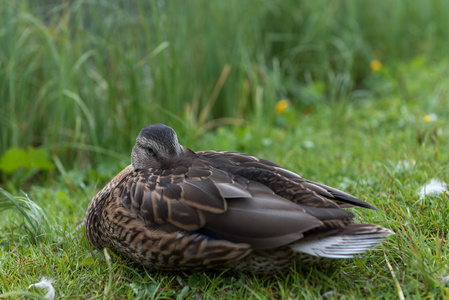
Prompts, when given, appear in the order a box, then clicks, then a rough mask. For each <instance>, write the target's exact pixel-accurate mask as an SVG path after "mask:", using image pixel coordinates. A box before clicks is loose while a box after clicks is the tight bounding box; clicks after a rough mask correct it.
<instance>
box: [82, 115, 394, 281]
mask: <svg viewBox="0 0 449 300" xmlns="http://www.w3.org/2000/svg"><path fill="white" fill-rule="evenodd" d="M346 207H365V208H371V209H375V208H374V207H373V206H371V205H369V204H368V203H366V202H364V201H361V200H359V199H357V198H355V197H354V196H351V195H349V194H346V193H344V192H341V191H339V190H336V189H334V188H331V187H328V186H325V185H322V184H318V183H314V182H311V181H308V180H305V179H303V178H301V177H300V176H299V175H297V174H295V173H292V172H290V171H288V170H286V169H284V168H282V167H280V166H278V165H276V164H275V163H272V162H270V161H268V160H265V159H260V158H256V157H253V156H250V155H246V154H241V153H231V152H225V151H200V152H196V153H195V152H192V151H190V150H189V149H187V148H185V147H182V146H180V145H179V143H178V141H177V138H176V133H174V131H173V130H172V129H171V128H170V127H168V126H165V125H162V124H156V125H150V126H147V127H145V128H144V129H143V130H142V131H141V133H140V134H139V136H138V137H137V140H136V145H135V146H134V149H133V153H132V165H130V166H128V167H127V168H125V169H124V170H123V171H122V172H121V173H119V174H118V175H117V176H116V177H115V178H114V179H112V180H111V182H110V183H109V184H108V185H106V186H105V187H104V188H103V189H102V190H101V191H100V192H99V193H98V194H97V195H96V196H95V197H94V198H93V199H92V201H91V203H90V205H89V207H88V210H87V213H86V221H85V226H86V235H87V238H88V240H89V242H90V243H92V244H93V245H94V246H95V247H97V248H100V249H101V248H104V247H109V248H111V249H113V250H115V251H117V252H120V253H122V254H123V255H125V256H126V257H128V258H130V259H132V260H134V261H136V262H138V263H141V264H143V265H144V266H147V267H150V268H156V269H163V270H186V269H190V270H192V269H205V268H217V267H220V268H227V267H229V268H232V269H235V270H239V271H252V272H256V273H269V272H275V271H277V270H279V269H285V268H288V267H290V266H292V265H293V263H294V261H299V262H300V263H303V264H315V263H320V262H325V261H329V260H332V259H336V258H345V257H351V256H352V255H353V254H355V253H360V252H363V251H365V250H367V249H369V248H371V247H372V246H374V245H376V244H378V243H380V242H381V241H382V240H383V239H384V237H386V236H388V235H390V234H392V232H391V231H390V230H388V229H384V228H382V227H380V226H376V225H368V224H355V223H353V222H352V218H353V214H352V213H351V212H349V211H347V210H344V209H342V208H346ZM348 237H349V239H348ZM340 245H344V247H345V248H344V249H346V248H348V247H349V248H351V245H353V247H352V250H351V251H346V250H341V249H343V247H342V246H340ZM334 249H337V250H334ZM340 252H342V253H340ZM333 253H335V255H334V254H333ZM334 256H335V257H334Z"/></svg>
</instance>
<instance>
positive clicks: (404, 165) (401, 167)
mask: <svg viewBox="0 0 449 300" xmlns="http://www.w3.org/2000/svg"><path fill="white" fill-rule="evenodd" d="M415 163H416V162H415V161H412V162H408V161H406V160H400V161H398V162H397V164H396V166H395V167H394V170H395V172H403V171H405V170H408V169H410V168H411V167H413V166H414V165H415Z"/></svg>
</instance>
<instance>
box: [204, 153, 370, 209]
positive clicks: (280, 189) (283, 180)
mask: <svg viewBox="0 0 449 300" xmlns="http://www.w3.org/2000/svg"><path fill="white" fill-rule="evenodd" d="M196 154H197V155H198V156H199V157H201V158H204V159H206V160H208V161H209V162H210V163H211V164H213V165H214V166H215V167H217V168H219V169H223V170H227V171H229V172H231V173H233V174H239V175H241V176H243V177H246V178H250V179H252V180H256V181H259V182H261V183H263V184H265V185H267V186H269V187H270V188H271V189H272V190H273V191H274V192H275V193H276V194H278V195H280V196H282V197H284V198H287V199H290V200H292V201H294V202H296V203H300V204H303V205H308V206H318V207H329V208H331V207H335V206H334V205H333V204H331V203H330V202H333V203H335V204H337V205H338V206H339V207H340V208H352V207H364V208H369V209H374V210H377V208H376V207H374V206H373V205H371V204H369V203H366V202H365V201H362V200H360V199H358V198H356V197H354V196H352V195H350V194H348V193H345V192H342V191H340V190H338V189H336V188H332V187H330V186H327V185H324V184H321V183H316V182H313V181H310V180H307V179H304V178H302V177H301V176H299V175H298V174H295V173H293V172H291V171H289V170H287V169H284V168H282V167H281V166H279V165H277V164H275V163H273V162H271V161H269V160H266V159H262V158H257V157H254V156H251V155H247V154H242V153H235V152H226V151H199V152H196ZM323 198H324V199H326V200H323ZM327 200H331V201H327Z"/></svg>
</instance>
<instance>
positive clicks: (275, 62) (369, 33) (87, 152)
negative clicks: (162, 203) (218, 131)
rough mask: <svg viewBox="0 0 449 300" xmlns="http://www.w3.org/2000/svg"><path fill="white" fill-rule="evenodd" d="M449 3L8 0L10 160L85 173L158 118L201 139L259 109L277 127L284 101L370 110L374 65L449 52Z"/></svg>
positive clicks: (5, 69) (1, 144) (4, 117)
mask: <svg viewBox="0 0 449 300" xmlns="http://www.w3.org/2000/svg"><path fill="white" fill-rule="evenodd" d="M448 6H449V2H447V1H444V0H432V1H426V2H423V1H420V0H411V1H407V3H402V2H395V3H393V4H391V3H389V2H388V1H384V2H373V3H371V2H367V1H357V0H326V1H324V2H323V1H320V2H316V1H300V2H298V1H295V0H287V1H281V2H276V1H274V2H273V1H269V0H251V1H225V2H222V1H207V0H200V1H193V2H190V1H182V0H181V1H179V0H175V1H164V0H162V1H145V0H133V1H123V0H115V1H103V0H93V1H85V0H75V1H65V2H61V3H59V2H55V1H51V0H45V1H30V0H24V1H7V0H1V5H0V14H1V15H2V26H1V30H0V66H1V70H2V71H1V72H0V98H1V99H3V101H0V127H1V130H0V154H3V153H4V152H6V151H7V150H8V149H10V148H12V147H18V148H21V149H26V148H27V147H29V146H34V147H41V146H44V147H45V148H46V149H48V151H49V153H50V156H51V157H52V158H54V157H57V158H58V159H60V161H61V163H62V165H64V166H67V168H70V169H72V168H80V169H84V168H89V167H90V165H91V164H93V165H95V166H96V165H98V164H99V163H101V162H103V161H104V160H105V155H107V156H109V157H110V158H111V159H112V160H113V159H117V158H120V159H121V158H123V157H122V156H121V153H124V152H126V151H128V150H129V149H130V147H131V146H132V144H133V142H134V136H135V135H136V133H137V132H138V131H139V130H140V128H142V127H143V126H145V125H148V124H152V123H157V122H162V123H168V122H170V123H171V124H172V125H173V126H175V127H177V128H178V131H179V132H180V134H181V135H184V134H188V133H189V132H191V131H195V132H196V134H195V135H196V138H198V137H201V136H202V134H203V133H205V132H206V131H207V130H209V129H211V128H214V127H216V126H219V125H223V124H233V125H235V124H242V123H243V122H244V121H245V120H247V119H248V116H249V115H251V114H254V113H255V112H257V111H258V112H263V115H264V116H265V117H266V118H275V116H274V114H275V113H274V111H272V109H271V107H272V106H273V105H274V104H275V103H276V102H277V101H279V100H280V99H284V98H286V99H289V100H290V101H291V102H292V104H294V105H295V107H296V109H300V110H308V109H311V108H312V107H314V106H316V105H320V104H324V103H328V102H329V101H343V100H345V101H346V100H350V99H352V101H359V99H360V98H362V99H363V98H366V96H367V94H369V93H370V89H371V87H372V85H370V81H371V75H372V72H371V70H370V67H369V63H370V62H371V61H373V60H375V59H378V60H380V61H381V62H383V63H387V62H389V63H391V62H395V61H397V60H402V59H412V58H414V57H416V56H417V55H420V54H421V53H423V52H425V53H428V58H432V60H433V59H437V57H439V56H438V54H441V53H442V54H445V53H447V52H448V40H449V39H448V36H447V35H448V34H449V33H448V31H447V30H446V29H447V28H448V25H449V24H448V22H449V21H448V18H446V15H445V12H446V11H449V7H448ZM199 16H201V17H199ZM391 20H392V21H391ZM390 21H391V22H390ZM392 72H393V73H392V74H391V75H392V76H397V73H396V72H397V70H395V69H394V68H392ZM368 96H369V95H368ZM196 138H195V139H196Z"/></svg>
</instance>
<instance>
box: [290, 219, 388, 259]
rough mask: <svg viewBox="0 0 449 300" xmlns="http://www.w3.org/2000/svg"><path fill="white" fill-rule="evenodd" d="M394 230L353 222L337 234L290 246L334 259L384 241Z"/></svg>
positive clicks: (363, 250) (345, 256)
mask: <svg viewBox="0 0 449 300" xmlns="http://www.w3.org/2000/svg"><path fill="white" fill-rule="evenodd" d="M392 234H394V232H393V231H391V230H389V229H386V228H383V227H380V226H376V225H366V224H351V225H349V226H348V227H347V228H346V229H345V230H343V231H342V232H340V233H338V234H337V235H332V236H327V237H324V238H320V239H317V240H310V241H302V242H301V241H299V242H297V243H294V244H292V245H291V246H290V247H291V248H292V249H293V250H294V251H298V252H303V253H307V254H310V255H313V256H318V257H327V258H333V259H340V258H351V257H353V256H354V255H355V254H358V253H362V252H365V251H366V250H369V249H371V248H373V247H374V246H376V245H377V244H380V243H382V242H383V241H384V240H385V239H386V237H388V236H389V235H392Z"/></svg>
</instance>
